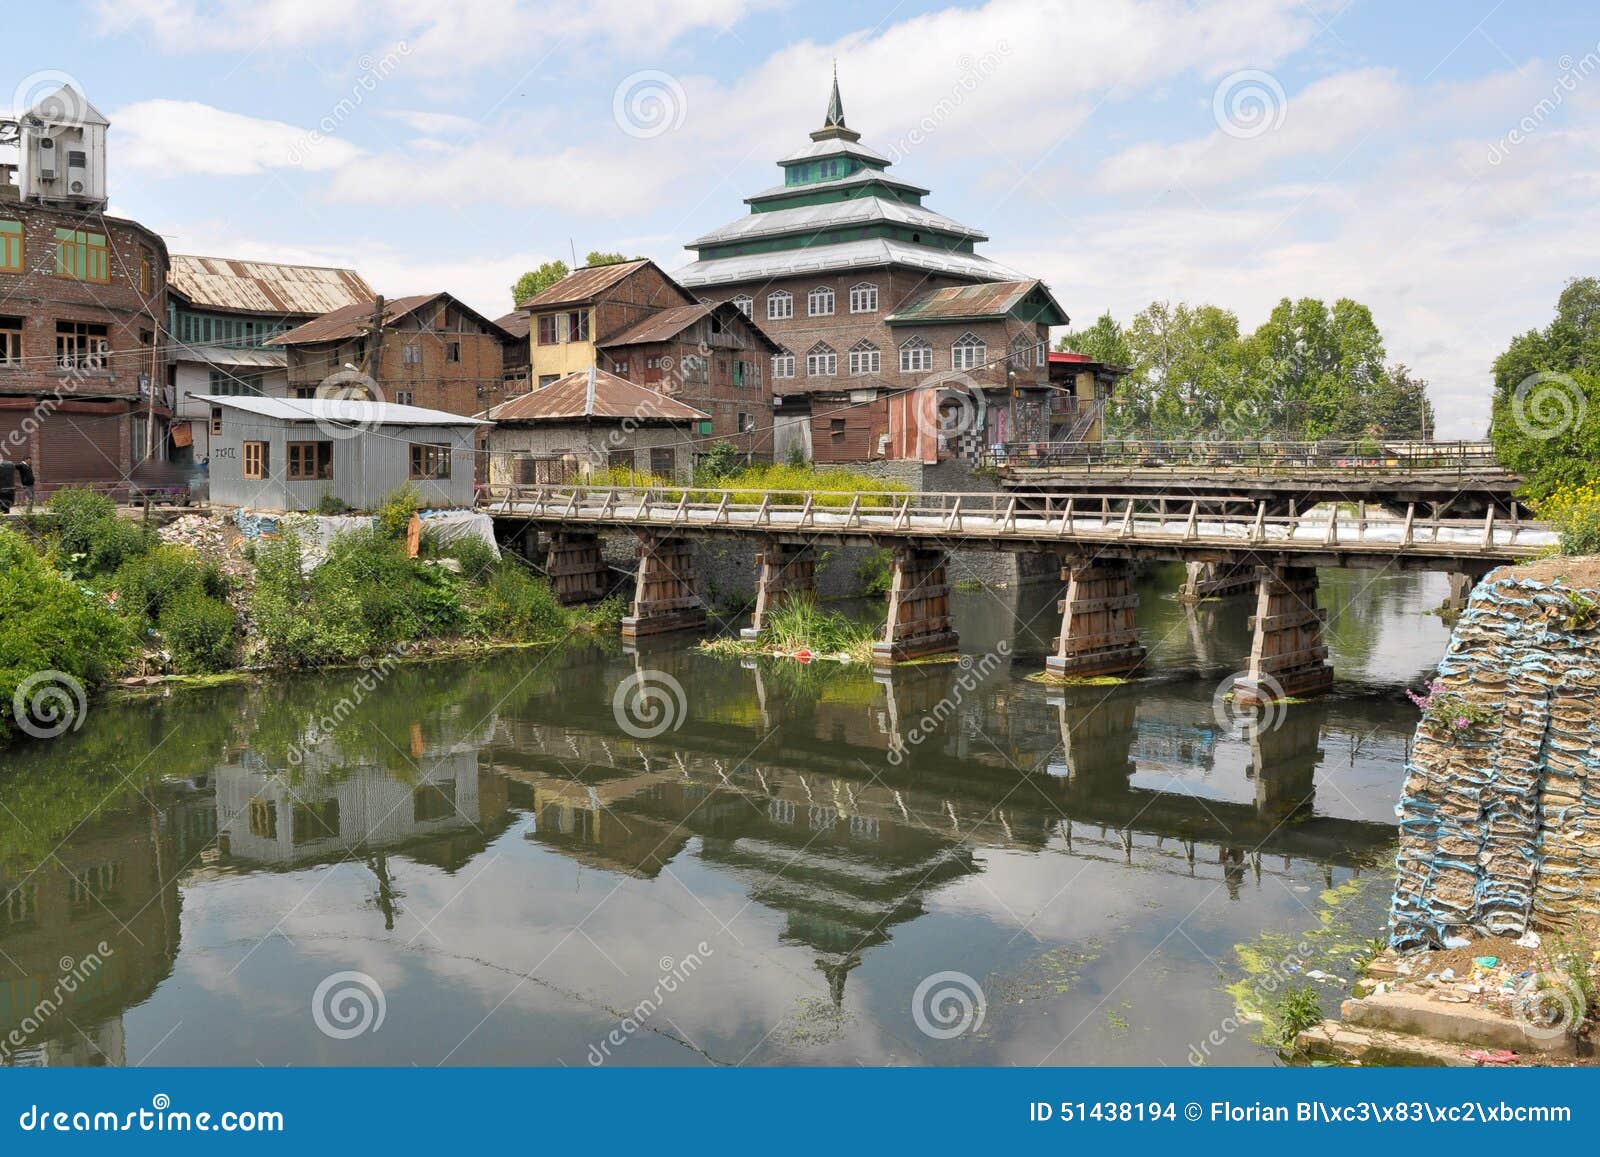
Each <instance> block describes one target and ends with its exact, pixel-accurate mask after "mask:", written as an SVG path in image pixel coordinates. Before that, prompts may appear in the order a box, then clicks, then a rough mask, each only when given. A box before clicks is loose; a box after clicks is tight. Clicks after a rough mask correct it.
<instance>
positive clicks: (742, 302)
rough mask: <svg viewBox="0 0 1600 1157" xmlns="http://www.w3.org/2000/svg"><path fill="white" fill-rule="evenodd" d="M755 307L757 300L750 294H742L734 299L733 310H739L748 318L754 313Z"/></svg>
mask: <svg viewBox="0 0 1600 1157" xmlns="http://www.w3.org/2000/svg"><path fill="white" fill-rule="evenodd" d="M755 307H756V299H755V298H753V297H751V296H750V295H749V294H748V293H741V294H740V295H739V296H738V297H736V298H734V299H733V308H734V309H737V310H738V311H739V312H740V313H742V314H744V315H745V316H746V317H749V316H750V315H751V313H752V312H754V310H755Z"/></svg>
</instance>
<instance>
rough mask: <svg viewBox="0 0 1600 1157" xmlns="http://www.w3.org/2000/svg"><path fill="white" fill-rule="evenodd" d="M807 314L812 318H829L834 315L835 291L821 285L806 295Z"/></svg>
mask: <svg viewBox="0 0 1600 1157" xmlns="http://www.w3.org/2000/svg"><path fill="white" fill-rule="evenodd" d="M806 313H807V314H808V315H810V316H811V317H827V316H829V315H830V314H832V313H833V290H831V289H829V288H828V287H827V286H826V285H819V286H817V288H815V289H813V290H812V291H811V292H810V293H808V294H806Z"/></svg>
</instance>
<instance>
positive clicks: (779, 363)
mask: <svg viewBox="0 0 1600 1157" xmlns="http://www.w3.org/2000/svg"><path fill="white" fill-rule="evenodd" d="M772 376H773V377H775V378H792V377H794V354H792V353H790V352H789V351H788V350H786V349H781V350H779V351H778V352H777V353H775V354H773V355H772Z"/></svg>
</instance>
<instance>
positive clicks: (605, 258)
mask: <svg viewBox="0 0 1600 1157" xmlns="http://www.w3.org/2000/svg"><path fill="white" fill-rule="evenodd" d="M638 260H639V258H637V257H629V256H627V255H626V254H623V253H603V252H601V251H600V250H598V249H591V250H590V251H589V256H588V257H586V258H584V264H585V265H589V266H594V265H620V264H622V262H624V261H638Z"/></svg>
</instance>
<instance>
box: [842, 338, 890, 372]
mask: <svg viewBox="0 0 1600 1157" xmlns="http://www.w3.org/2000/svg"><path fill="white" fill-rule="evenodd" d="M882 370H883V354H882V353H880V352H879V351H878V347H877V346H875V345H873V344H872V343H871V342H870V341H867V340H866V339H865V338H863V339H862V340H861V341H858V342H856V344H855V345H853V346H851V347H850V372H851V373H852V374H876V373H880V372H881V371H882Z"/></svg>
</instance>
